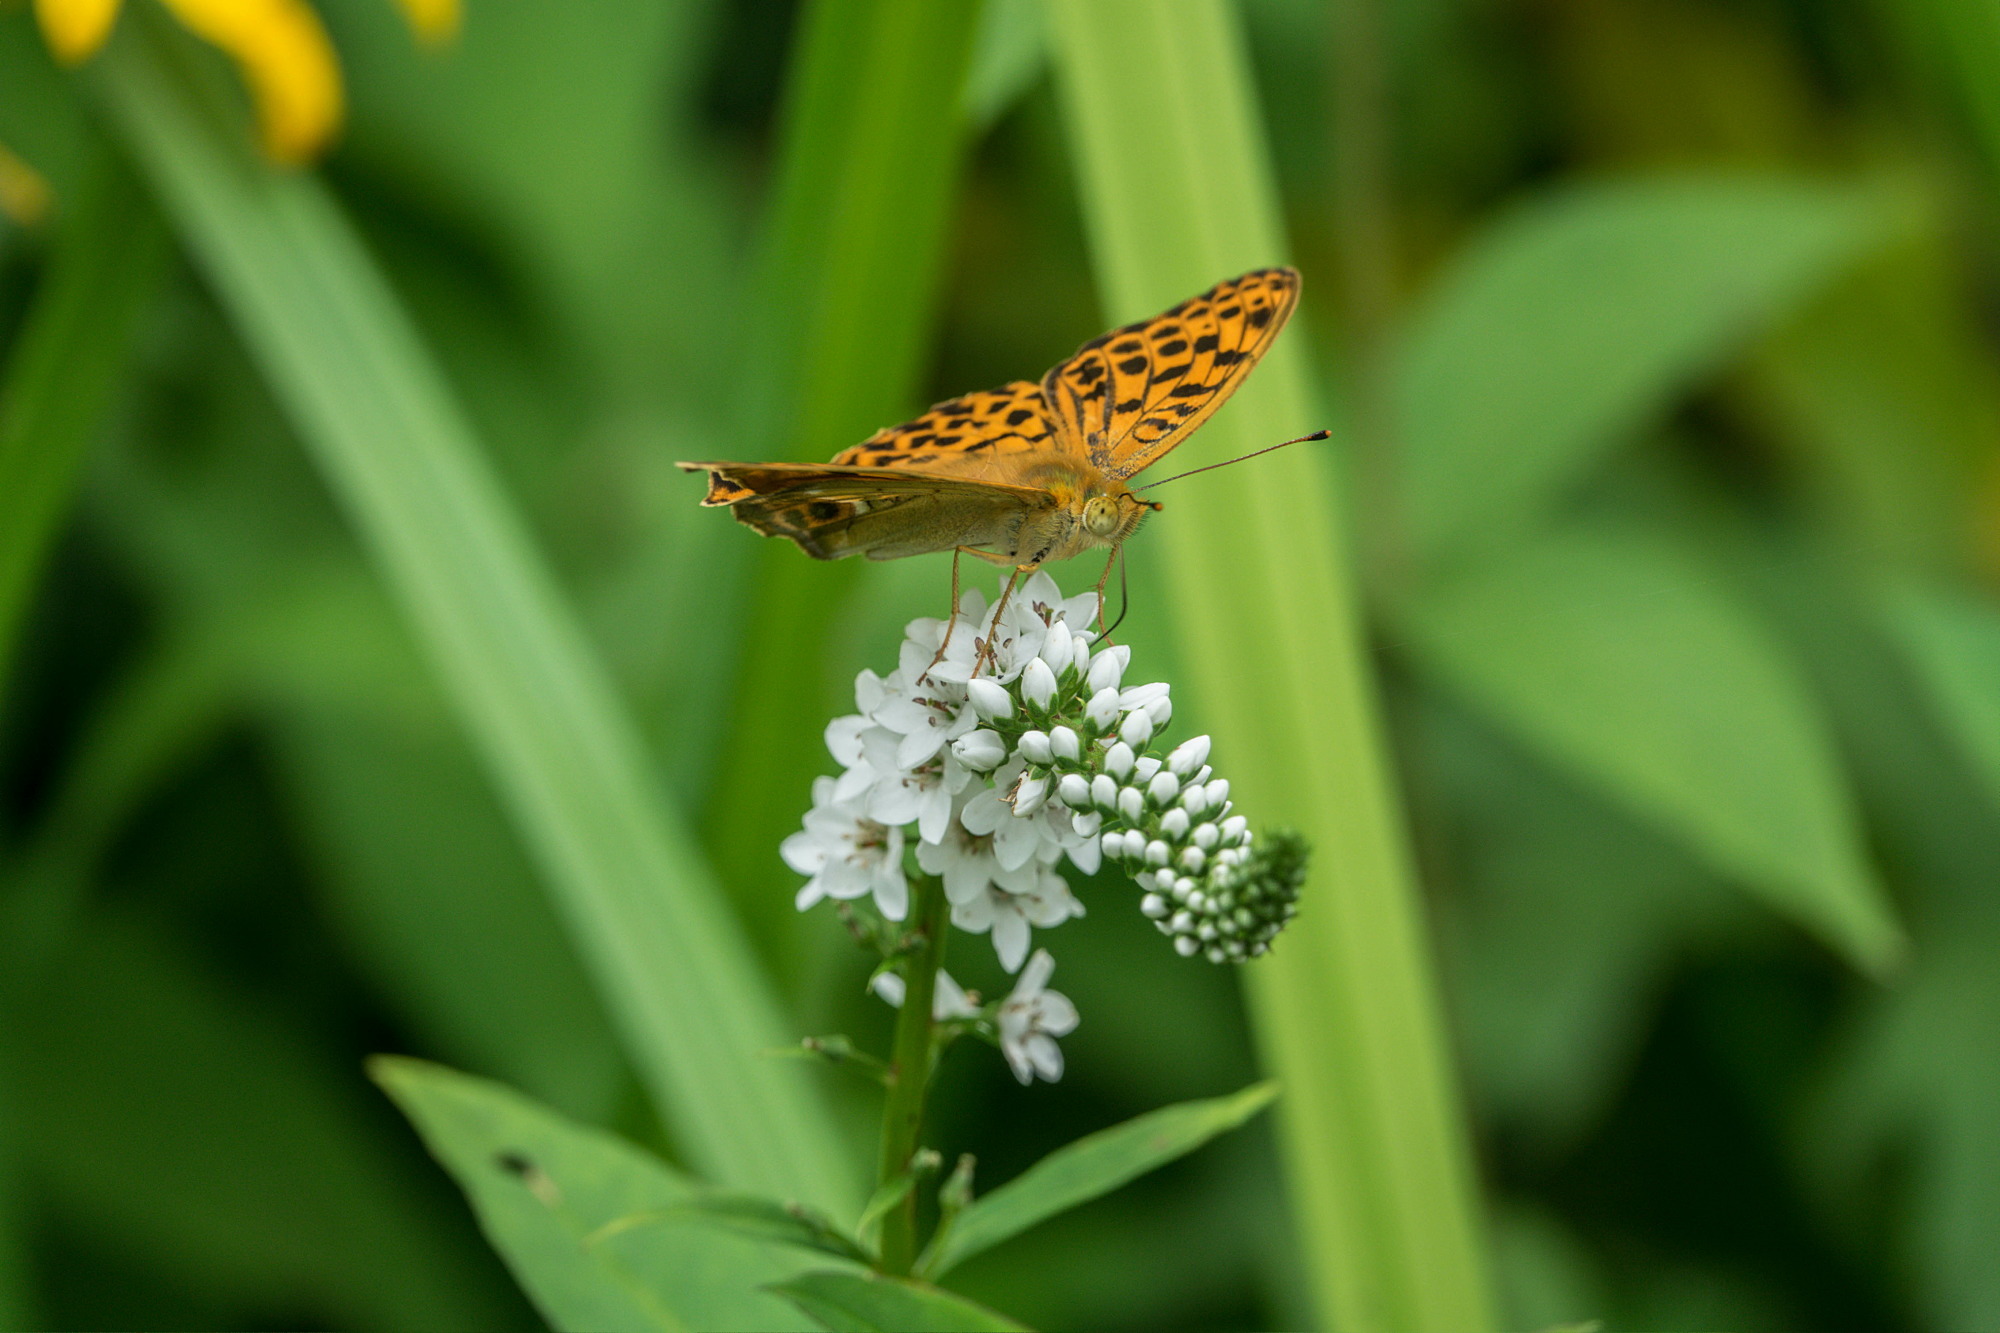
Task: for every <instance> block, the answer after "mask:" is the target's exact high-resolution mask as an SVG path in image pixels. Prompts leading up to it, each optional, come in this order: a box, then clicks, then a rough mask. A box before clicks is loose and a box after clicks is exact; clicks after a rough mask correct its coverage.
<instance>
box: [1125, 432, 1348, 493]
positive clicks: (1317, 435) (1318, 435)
mask: <svg viewBox="0 0 2000 1333" xmlns="http://www.w3.org/2000/svg"><path fill="white" fill-rule="evenodd" d="M1332 438H1333V432H1332V431H1330V430H1316V431H1314V432H1313V433H1312V434H1310V435H1301V436H1299V438H1298V439H1296V440H1286V441H1285V442H1284V444H1268V445H1265V446H1264V447H1263V448H1262V449H1255V450H1252V451H1251V452H1250V453H1247V454H1241V455H1239V456H1237V457H1235V458H1231V459H1228V460H1226V461H1224V462H1221V463H1210V464H1209V465H1208V466H1207V467H1198V468H1191V469H1189V470H1188V471H1186V472H1176V473H1174V475H1173V476H1171V477H1162V478H1160V479H1159V480H1158V481H1149V482H1147V483H1146V484H1145V485H1144V486H1134V487H1133V488H1132V489H1133V490H1135V491H1150V490H1152V489H1153V488H1154V487H1155V486H1164V485H1166V484H1167V483H1168V482H1170V481H1179V480H1180V479H1181V478H1182V477H1192V476H1193V475H1194V474H1195V473H1197V472H1213V471H1215V470H1216V469H1217V468H1219V467H1228V466H1229V465H1230V464H1231V463H1241V462H1244V461H1246V460H1248V459H1252V458H1255V457H1256V456H1257V455H1258V454H1268V453H1271V452H1273V451H1275V450H1278V449H1283V448H1284V447H1285V445H1290V444H1309V443H1311V442H1312V441H1314V440H1330V439H1332Z"/></svg>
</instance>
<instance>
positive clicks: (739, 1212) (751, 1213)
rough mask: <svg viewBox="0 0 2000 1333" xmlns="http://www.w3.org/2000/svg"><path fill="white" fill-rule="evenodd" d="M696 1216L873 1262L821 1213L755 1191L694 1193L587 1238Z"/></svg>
mask: <svg viewBox="0 0 2000 1333" xmlns="http://www.w3.org/2000/svg"><path fill="white" fill-rule="evenodd" d="M691 1217H692V1218H700V1219H701V1220H702V1221H704V1222H707V1223H709V1224H710V1225H712V1226H717V1227H720V1228H722V1229H723V1230H725V1231H733V1232H735V1233H736V1234H737V1235H739V1236H748V1237H750V1238H751V1239H753V1240H766V1241H772V1242H774V1243H776V1244H779V1245H791V1246H795V1247H797V1248H799V1249H805V1250H817V1251H819V1252H820V1253H821V1254H830V1255H832V1256H834V1257H835V1258H836V1259H851V1260H853V1261H854V1262H855V1263H857V1264H863V1265H865V1264H868V1263H871V1262H873V1260H872V1258H871V1256H870V1255H869V1254H868V1252H867V1251H866V1250H864V1249H862V1248H861V1246H860V1245H858V1244H856V1243H855V1241H854V1238H853V1237H851V1236H849V1235H848V1234H847V1233H846V1232H844V1231H842V1230H841V1229H840V1228H839V1227H837V1226H835V1225H834V1224H833V1220H832V1219H831V1218H829V1217H828V1216H827V1215H826V1214H824V1213H822V1212H820V1211H819V1210H817V1209H814V1208H808V1207H806V1206H805V1205H804V1204H798V1203H779V1202H778V1201H777V1200H776V1199H766V1198H764V1197H763V1196H762V1195H758V1194H713V1195H697V1196H696V1197H694V1198H692V1199H689V1200H688V1201H687V1202H685V1203H681V1204H676V1205H675V1206H673V1207H672V1208H669V1209H666V1210H665V1211H662V1212H653V1213H638V1214H634V1215H633V1216H631V1217H624V1218H619V1219H618V1220H616V1221H613V1222H607V1223H606V1224H605V1225H604V1226H603V1227H600V1228H599V1229H598V1230H597V1231H596V1232H594V1233H593V1234H592V1237H591V1239H592V1241H593V1242H597V1241H601V1240H603V1239H606V1238H607V1237H608V1236H609V1235H611V1234H613V1233H614V1232H615V1231H622V1230H627V1229H629V1228H631V1227H633V1226H640V1225H645V1224H647V1223H650V1222H660V1221H674V1220H681V1221H685V1220H687V1219H688V1218H691Z"/></svg>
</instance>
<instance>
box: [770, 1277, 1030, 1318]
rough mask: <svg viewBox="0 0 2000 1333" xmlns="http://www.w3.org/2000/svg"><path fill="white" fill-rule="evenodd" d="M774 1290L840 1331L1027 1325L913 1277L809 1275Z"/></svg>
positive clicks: (773, 1288)
mask: <svg viewBox="0 0 2000 1333" xmlns="http://www.w3.org/2000/svg"><path fill="white" fill-rule="evenodd" d="M771 1290H772V1291H774V1292H776V1293H777V1294H778V1295H780V1296H783V1297H784V1298H785V1299H786V1300H788V1301H790V1302H791V1303H792V1304H794V1305H796V1306H798V1307H799V1308H800V1309H801V1310H804V1311H805V1312H806V1313H807V1314H809V1315H811V1316H812V1317H813V1318H814V1319H817V1320H818V1321H819V1322H820V1324H821V1325H822V1326H824V1327H826V1328H830V1329H832V1330H834V1333H1005V1330H1009V1329H1021V1328H1023V1327H1024V1325H1021V1324H1017V1323H1015V1322H1014V1321H1013V1320H1011V1319H1008V1318H1005V1317H1004V1316H1001V1315H997V1314H995V1313H993V1311H991V1310H988V1309H987V1308H985V1307H984V1306H981V1305H974V1304H973V1303H972V1302H971V1301H968V1300H966V1299H965V1298H964V1297H962V1296H954V1295H952V1294H951V1293H950V1292H948V1291H940V1290H939V1289H938V1288H936V1287H933V1286H928V1285H926V1284H925V1283H922V1282H914V1281H911V1280H909V1279H908V1278H890V1277H881V1276H879V1275H877V1274H873V1273H870V1274H867V1275H863V1274H859V1273H835V1272H823V1273H803V1274H801V1275H799V1276H798V1277H796V1278H793V1279H792V1280H791V1281H790V1282H784V1283H779V1284H778V1285H776V1286H773V1287H772V1288H771Z"/></svg>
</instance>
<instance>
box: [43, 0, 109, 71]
mask: <svg viewBox="0 0 2000 1333" xmlns="http://www.w3.org/2000/svg"><path fill="white" fill-rule="evenodd" d="M118 3H119V0H35V17H36V18H37V19H38V20H40V22H41V25H42V40H43V41H45V42H47V43H48V44H49V50H50V51H51V52H53V53H54V55H55V58H56V59H57V60H60V61H61V62H62V63H63V64H65V65H78V64H82V63H83V62H84V61H86V60H88V59H90V57H91V56H93V55H95V54H96V53H97V48H98V47H100V46H103V45H104V39H105V38H107V37H109V36H110V35H111V25H112V24H113V23H114V22H116V21H117V18H118Z"/></svg>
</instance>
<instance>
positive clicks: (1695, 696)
mask: <svg viewBox="0 0 2000 1333" xmlns="http://www.w3.org/2000/svg"><path fill="white" fill-rule="evenodd" d="M1404 623H1405V625H1406V627H1407V628H1408V631H1409V632H1410V634H1411V635H1412V636H1413V639H1414V643H1415V646H1416V648H1417V650H1418V656H1419V660H1420V661H1421V663H1422V664H1423V666H1424V667H1425V668H1426V669H1428V670H1430V671H1432V672H1435V673H1436V674H1437V675H1438V676H1439V677H1440V678H1441V679H1442V680H1444V681H1445V682H1446V683H1447V684H1448V685H1449V686H1450V687H1451V688H1453V689H1454V690H1456V691H1457V692H1459V693H1460V694H1461V695H1462V696H1463V697H1465V698H1466V699H1468V700H1470V701H1471V702H1472V703H1474V704H1475V705H1477V706H1478V707H1479V708H1480V709H1481V710H1482V711H1483V712H1484V713H1485V714H1487V715H1488V716H1489V717H1491V718H1492V719H1494V720H1495V721H1496V722H1498V723H1499V724H1501V725H1502V726H1504V727H1506V728H1507V729H1508V730H1509V731H1511V732H1512V733H1513V734H1514V735H1516V736H1517V737H1518V738H1519V739H1521V740H1522V741H1523V742H1525V743H1526V744H1528V745H1529V746H1531V747H1533V748H1534V749H1536V750H1537V751H1539V752H1541V753H1543V754H1545V755H1546V756H1548V757H1549V758H1550V759H1551V760H1553V761H1554V762H1556V763H1558V764H1560V765H1562V766H1563V767H1565V768H1567V769H1569V770H1570V771H1572V772H1574V773H1576V774H1578V775H1579V776H1581V777H1582V778H1583V779H1585V780H1586V781H1588V782H1590V783H1592V784H1593V785H1594V786H1596V787H1598V788H1600V789H1601V790H1603V791H1604V792H1606V793H1607V794H1609V795H1611V796H1612V797H1613V798H1614V799H1616V800H1617V801H1619V802H1620V803H1622V804H1623V805H1625V806H1626V807H1627V808H1628V809H1630V810H1632V811H1634V812H1635V813H1637V814H1639V815H1641V816H1642V817H1644V818H1646V819H1649V820H1651V821H1652V822H1653V823H1654V824H1655V825H1657V826H1658V827H1660V828H1662V829H1664V830H1666V831H1667V832H1668V833H1670V834H1671V835H1673V836H1675V837H1676V838H1678V839H1680V840H1681V841H1682V842H1684V843H1685V844H1686V845H1687V846H1688V847H1689V848H1690V849H1691V850H1693V851H1694V852H1695V853H1696V854H1697V855H1698V856H1700V857H1702V858H1703V859H1705V860H1706V861H1707V862H1708V863H1709V864H1710V865H1712V866H1713V867H1714V868H1715V869H1716V870H1718V871H1719V872H1721V873H1722V874H1724V875H1726V876H1728V877H1730V878H1732V879H1734V880H1736V881H1737V882H1739V883H1741V884H1742V885H1743V886H1744V887H1745V888H1747V889H1749V890H1750V891H1751V892H1753V893H1755V894H1756V895H1757V896H1759V897H1760V898H1762V899H1763V900H1764V901H1765V903H1766V904H1767V905H1768V906H1770V907H1772V908H1774V909H1775V910H1777V911H1779V912H1781V913H1783V914H1784V915H1786V916H1789V917H1791V918H1792V919H1793V920H1795V921H1797V922H1798V923H1799V924H1801V925H1803V926H1804V927H1805V928H1806V929H1808V930H1810V931H1812V932H1813V933H1815V934H1817V935H1819V936H1820V937H1821V938H1823V939H1825V940H1826V941H1827V942H1828V943H1830V944H1832V945H1833V946H1834V947H1835V948H1837V949H1839V950H1841V951H1842V952H1843V953H1844V954H1846V955H1847V957H1848V958H1849V959H1850V960H1852V961H1853V962H1854V963H1855V964H1856V965H1857V966H1859V967H1861V968H1863V969H1865V970H1868V971H1871V972H1880V971H1882V970H1883V969H1885V968H1887V967H1889V966H1890V965H1891V964H1892V963H1893V962H1894V961H1895V959H1896V958H1897V956H1898V954H1899V953H1900V952H1901V949H1902V932H1901V930H1900V928H1899V927H1898V926H1897V924H1896V922H1895V919H1894V917H1893V915H1892V913H1891V911H1890V908H1889V905H1888V902H1887V899H1886V898H1885V897H1884V895H1883V892H1882V888H1881V886H1880V884H1879V883H1878V882H1877V880H1876V877H1875V874H1874V871H1873V870H1872V868H1871V867H1870V866H1869V864H1868V862H1867V860H1866V859H1865V858H1864V856H1863V854H1862V849H1861V841H1860V831H1859V828H1858V824H1857V818H1856V812H1855V810H1854V805H1853V800H1852V797H1851V795H1850V794H1849V792H1848V790H1847V787H1846V783H1845V779H1844V777H1843V775H1842V772H1841V767H1840V763H1839V760H1838V757H1837V756H1836V754H1835V752H1834V748H1833V743H1832V740H1831V738H1830V737H1829V735H1828V734H1827V730H1826V725H1825V722H1824V720H1823V719H1822V718H1821V716H1820V714H1819V710H1818V708H1817V706H1816V705H1815V703H1814V701H1813V699H1812V697H1811V694H1810V692H1809V690H1808V689H1807V686H1806V684H1805V682H1804V681H1803V680H1802V679H1801V678H1800V677H1799V675H1798V673H1797V671H1796V670H1795V669H1794V668H1793V666H1792V665H1791V663H1790V662H1789V661H1787V659H1786V657H1785V655H1784V652H1783V650H1782V648H1781V647H1780V646H1779V644H1778V643H1777V642H1776V641H1775V640H1774V639H1773V638H1772V637H1771V635H1770V634H1769V632H1768V631H1767V630H1766V629H1765V628H1764V627H1763V626H1762V625H1761V624H1760V623H1758V622H1757V621H1756V620H1755V619H1754V618H1753V617H1752V616H1751V614H1750V613H1749V612H1748V611H1747V610H1746V609H1745V608H1744V607H1742V606H1741V605H1739V604H1738V603H1737V602H1736V601H1735V600H1734V599H1732V598H1731V597H1730V596H1729V594H1728V592H1727V591H1726V589H1725V588H1724V587H1723V585H1722V584H1721V583H1720V582H1719V580H1718V579H1717V577H1716V576H1715V574H1714V572H1713V571H1711V570H1708V569H1706V568H1704V567H1703V566H1702V564H1701V563H1700V562H1699V560H1698V559H1696V558H1695V557H1693V556H1691V555H1690V554H1688V553H1687V552H1685V551H1684V550H1682V549H1681V548H1680V547H1679V546H1678V545H1676V544H1675V543H1674V542H1672V541H1671V540H1670V539H1668V538H1667V537H1665V536H1663V535H1658V534H1649V533H1646V532H1644V531H1641V530H1637V529H1635V528H1634V527H1633V526H1632V525H1631V524H1629V523H1627V524H1620V525H1617V526H1614V525H1612V524H1609V523H1595V524H1572V525H1569V526H1566V527H1564V528H1561V529H1558V530H1555V531H1553V532H1551V533H1549V534H1547V535H1545V536H1543V537H1541V538H1540V539H1538V540H1536V541H1534V542H1532V543H1528V544H1522V545H1518V546H1516V547H1513V548H1512V549H1510V550H1509V551H1508V552H1507V553H1505V554H1504V555H1493V556H1489V557H1488V558H1486V559H1485V560H1483V561H1481V562H1479V563H1477V564H1476V565H1469V566H1467V567H1465V568H1463V569H1461V570H1459V571H1457V572H1455V573H1454V574H1453V575H1452V577H1450V578H1449V579H1447V580H1441V581H1440V582H1439V583H1438V585H1437V586H1434V587H1433V588H1431V589H1430V590H1429V591H1427V592H1425V593H1423V594H1422V595H1420V596H1419V597H1417V598H1416V599H1414V600H1413V601H1412V602H1411V603H1410V604H1409V606H1408V607H1407V609H1406V613H1405V616H1404Z"/></svg>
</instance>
